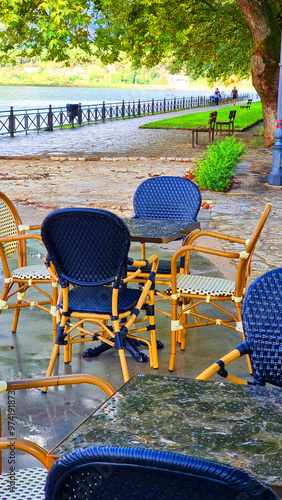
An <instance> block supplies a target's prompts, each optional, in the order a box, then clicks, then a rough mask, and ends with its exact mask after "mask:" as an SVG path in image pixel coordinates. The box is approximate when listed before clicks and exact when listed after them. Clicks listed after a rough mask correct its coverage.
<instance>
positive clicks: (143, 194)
mask: <svg viewBox="0 0 282 500" xmlns="http://www.w3.org/2000/svg"><path fill="white" fill-rule="evenodd" d="M133 205H134V211H135V217H138V218H142V219H170V220H192V221H195V220H196V218H197V215H198V212H199V210H200V206H201V193H200V191H199V188H198V186H196V184H194V183H193V182H191V181H190V180H189V179H184V178H183V177H172V176H171V177H170V176H163V177H152V178H150V179H147V180H146V181H144V182H142V184H140V185H139V186H138V188H137V189H136V191H135V194H134V199H133Z"/></svg>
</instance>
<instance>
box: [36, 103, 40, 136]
mask: <svg viewBox="0 0 282 500" xmlns="http://www.w3.org/2000/svg"><path fill="white" fill-rule="evenodd" d="M36 128H37V132H38V133H39V130H40V113H39V109H38V110H37V115H36Z"/></svg>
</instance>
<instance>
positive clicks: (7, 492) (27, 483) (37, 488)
mask: <svg viewBox="0 0 282 500" xmlns="http://www.w3.org/2000/svg"><path fill="white" fill-rule="evenodd" d="M47 474H48V471H47V470H46V469H40V468H39V467H34V468H33V469H21V470H19V471H16V474H15V488H13V490H14V491H11V479H10V476H9V475H8V474H2V475H1V476H0V492H1V496H0V498H1V500H44V498H45V494H44V486H45V482H46V476H47Z"/></svg>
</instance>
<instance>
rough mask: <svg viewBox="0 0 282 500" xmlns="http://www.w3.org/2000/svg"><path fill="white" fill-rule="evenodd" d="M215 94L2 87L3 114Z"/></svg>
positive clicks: (211, 93) (0, 95) (162, 90)
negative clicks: (67, 106)
mask: <svg viewBox="0 0 282 500" xmlns="http://www.w3.org/2000/svg"><path fill="white" fill-rule="evenodd" d="M198 95H206V96H210V95H213V91H212V90H208V89H207V90H206V91H204V90H187V89H185V90H166V89H161V90H160V89H150V90H149V89H144V90H143V89H113V88H89V87H87V88H78V87H10V86H9V87H5V86H0V111H6V110H7V111H8V110H9V108H10V107H11V106H13V107H14V109H15V110H17V109H34V108H35V109H37V108H45V107H48V106H49V104H51V105H52V106H53V107H60V106H65V105H66V104H67V103H79V102H80V103H81V104H82V105H84V104H95V103H100V102H103V101H106V102H118V101H122V100H125V101H134V100H135V101H137V100H138V99H141V100H150V99H163V98H164V97H165V98H167V99H168V98H173V97H183V96H185V97H189V96H198Z"/></svg>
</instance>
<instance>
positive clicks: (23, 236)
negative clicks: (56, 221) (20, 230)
mask: <svg viewBox="0 0 282 500" xmlns="http://www.w3.org/2000/svg"><path fill="white" fill-rule="evenodd" d="M32 239H33V240H40V241H42V238H41V236H40V234H18V235H17V236H4V237H3V238H0V243H5V242H8V241H20V240H32Z"/></svg>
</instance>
